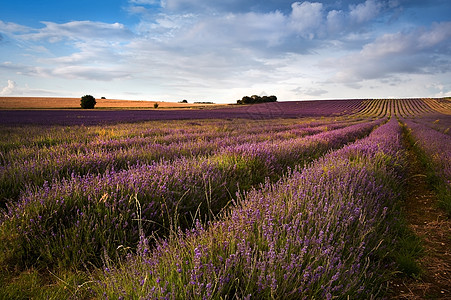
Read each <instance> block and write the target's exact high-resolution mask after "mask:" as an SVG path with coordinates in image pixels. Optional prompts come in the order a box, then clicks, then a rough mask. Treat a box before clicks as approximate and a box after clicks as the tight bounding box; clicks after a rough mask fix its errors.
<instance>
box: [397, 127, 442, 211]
mask: <svg viewBox="0 0 451 300" xmlns="http://www.w3.org/2000/svg"><path fill="white" fill-rule="evenodd" d="M402 129H403V134H404V136H405V138H406V141H407V143H408V146H409V147H410V148H411V149H412V151H414V153H415V155H417V157H418V159H419V161H420V163H421V165H422V167H423V170H424V173H425V175H426V178H427V182H428V184H429V186H430V187H431V188H432V189H433V190H434V192H435V193H436V195H437V198H438V205H439V207H441V208H442V209H443V210H444V211H445V212H446V213H447V215H448V217H451V187H450V186H449V184H448V183H447V182H446V181H445V179H444V178H443V177H441V176H440V175H439V173H438V172H437V166H436V165H435V163H434V161H433V160H432V158H431V157H430V156H429V155H428V154H427V153H426V152H425V151H424V150H423V149H422V148H421V147H420V146H419V145H418V142H417V141H416V140H415V139H414V137H413V136H412V134H411V133H410V131H409V129H408V128H407V126H406V125H404V126H402Z"/></svg>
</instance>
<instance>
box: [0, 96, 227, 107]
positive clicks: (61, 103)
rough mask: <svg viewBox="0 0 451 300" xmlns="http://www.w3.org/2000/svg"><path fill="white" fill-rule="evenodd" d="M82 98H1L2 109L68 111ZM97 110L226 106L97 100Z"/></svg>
mask: <svg viewBox="0 0 451 300" xmlns="http://www.w3.org/2000/svg"><path fill="white" fill-rule="evenodd" d="M80 100H81V98H50V97H0V109H66V108H80ZM96 102H97V104H96V106H95V107H96V108H135V109H138V108H140V109H141V108H145V109H147V108H152V109H153V108H154V104H155V103H158V108H198V107H205V106H219V105H224V104H205V103H178V102H163V101H145V100H140V101H138V100H118V99H96Z"/></svg>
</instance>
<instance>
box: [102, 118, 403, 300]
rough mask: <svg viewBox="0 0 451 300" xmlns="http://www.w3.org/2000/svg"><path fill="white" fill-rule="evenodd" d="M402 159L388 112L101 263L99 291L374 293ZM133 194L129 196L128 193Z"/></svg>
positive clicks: (149, 294)
mask: <svg viewBox="0 0 451 300" xmlns="http://www.w3.org/2000/svg"><path fill="white" fill-rule="evenodd" d="M405 165H406V163H405V161H404V155H403V150H402V144H401V131H400V127H399V125H398V124H397V122H396V120H395V119H392V120H391V121H390V122H389V123H387V124H385V125H383V126H381V127H379V128H377V129H376V130H375V131H374V132H373V133H371V134H370V136H369V137H367V138H365V139H363V140H359V141H357V142H356V143H354V144H351V145H349V146H346V147H344V148H342V149H340V150H338V151H335V152H331V153H329V154H327V155H325V156H324V157H322V158H320V159H318V160H317V161H315V162H314V163H313V164H310V165H309V166H307V167H305V168H303V169H299V170H295V171H293V172H291V173H289V174H288V175H287V176H286V177H284V178H282V179H281V180H280V181H278V182H276V183H273V184H271V183H267V184H266V185H265V186H264V187H262V188H261V189H256V190H252V191H251V192H249V193H247V194H246V195H245V196H243V197H242V198H241V200H239V201H238V204H237V205H236V207H234V208H232V209H231V211H230V212H227V213H224V214H223V215H221V218H220V219H218V220H216V221H213V222H210V223H209V224H208V226H205V227H204V226H202V225H201V223H200V222H198V223H196V227H195V228H193V229H192V230H190V231H187V232H181V231H179V232H173V234H172V235H171V236H170V238H168V239H163V240H160V241H159V242H158V244H157V247H155V248H153V249H152V248H148V241H147V239H146V238H145V237H144V236H141V242H140V247H139V249H138V254H137V255H133V256H131V257H129V259H128V260H127V261H125V262H124V263H123V264H120V265H119V266H114V265H110V264H108V263H107V264H106V266H105V270H104V276H103V278H102V279H101V280H100V282H99V284H98V285H97V287H96V291H97V293H98V294H99V295H103V296H104V297H105V298H108V299H117V298H122V297H123V298H146V299H163V298H164V299H181V298H189V299H226V298H227V299H228V298H230V299H234V298H237V299H249V298H256V299H257V298H258V299H264V298H266V299H270V298H271V299H333V298H337V297H338V298H342V299H346V298H347V297H348V298H354V299H355V298H360V299H369V298H374V297H377V296H378V295H379V293H380V292H381V287H382V284H383V282H384V280H386V275H387V272H388V269H387V266H386V265H385V264H386V260H385V258H386V257H387V255H388V254H389V253H390V251H393V249H394V247H393V246H394V243H395V241H396V238H395V236H396V232H394V227H395V226H394V225H395V223H396V218H394V216H396V215H397V212H396V211H397V210H396V204H397V202H398V200H399V199H400V193H401V190H402V182H403V171H404V167H405ZM138 199H139V197H138Z"/></svg>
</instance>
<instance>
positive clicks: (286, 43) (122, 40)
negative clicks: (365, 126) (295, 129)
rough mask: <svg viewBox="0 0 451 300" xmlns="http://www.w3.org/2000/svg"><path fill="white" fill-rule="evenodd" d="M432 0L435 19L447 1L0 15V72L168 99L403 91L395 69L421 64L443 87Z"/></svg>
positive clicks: (147, 2) (446, 51)
mask: <svg viewBox="0 0 451 300" xmlns="http://www.w3.org/2000/svg"><path fill="white" fill-rule="evenodd" d="M431 3H433V5H434V6H433V8H434V9H435V10H432V9H431V10H430V11H429V16H433V18H434V19H435V18H438V17H437V15H438V14H437V12H440V11H444V10H445V8H448V7H449V6H450V5H449V4H447V3H446V2H444V1H442V0H433V1H431V2H429V1H428V5H426V4H425V3H424V1H408V0H344V1H336V0H318V1H299V2H296V1H293V0H291V1H290V0H268V1H259V0H228V1H204V0H161V1H160V0H128V2H126V4H125V5H124V4H122V8H121V9H122V13H123V14H124V15H125V16H126V18H124V19H120V20H116V19H114V18H112V19H106V18H105V19H102V20H103V21H99V20H73V19H70V20H66V21H61V22H57V21H56V20H57V19H58V18H54V19H44V20H36V22H35V23H32V22H22V23H21V22H19V21H18V22H17V23H14V22H6V21H4V20H3V21H2V20H0V42H1V43H0V46H1V47H0V57H1V58H2V59H1V58H0V81H3V82H6V81H7V80H11V79H14V80H15V81H17V82H27V80H28V81H29V82H33V81H34V82H36V83H35V84H36V86H35V88H34V90H38V89H40V88H41V87H40V86H38V83H37V82H38V80H41V81H39V84H42V83H43V82H44V79H45V80H46V81H45V82H48V86H47V87H46V89H47V90H49V89H51V84H52V80H57V81H59V82H60V84H61V86H71V85H73V84H74V83H77V84H78V85H79V86H82V87H83V88H84V87H85V86H89V87H92V88H97V86H103V87H104V89H105V90H108V89H111V90H121V93H122V94H126V95H130V94H136V95H141V96H143V97H144V96H149V95H150V96H149V97H152V96H153V95H158V96H161V97H167V98H168V99H171V97H179V96H180V97H183V95H185V94H190V95H192V96H193V97H198V98H207V97H211V94H216V98H218V99H221V100H227V99H228V98H229V97H232V99H235V98H239V97H241V96H242V94H252V93H255V94H258V93H260V92H261V91H266V92H268V93H269V94H277V95H282V96H283V97H285V99H298V98H299V97H302V98H304V97H306V98H309V97H312V98H313V97H330V98H336V96H335V95H336V94H337V93H343V94H344V93H345V92H349V91H351V92H355V93H357V91H354V90H352V89H350V88H349V87H352V88H359V89H360V90H361V91H363V90H366V91H368V90H371V91H374V90H375V89H376V87H379V86H384V87H387V86H388V85H389V86H390V88H392V89H393V91H395V88H398V91H395V92H393V94H396V93H402V91H403V90H405V88H403V87H406V86H408V85H409V84H410V83H409V80H411V78H410V77H409V78H408V79H405V80H404V79H402V78H401V77H402V76H406V75H418V76H420V75H421V76H423V77H422V78H423V79H424V78H426V76H429V77H428V78H431V79H430V80H429V81H428V82H427V86H426V83H425V84H424V89H423V91H424V93H426V92H429V91H434V92H435V93H438V92H440V93H442V94H446V93H447V92H448V91H447V89H449V88H450V87H449V84H446V83H443V80H446V79H443V78H446V76H443V78H442V77H440V78H438V76H439V75H440V74H443V75H449V72H451V70H450V68H451V64H450V54H451V49H450V47H451V46H450V39H451V37H450V32H451V25H450V20H449V17H448V16H447V15H446V14H444V13H442V14H440V15H441V20H442V21H440V20H439V21H437V22H436V23H432V22H431V21H430V19H426V18H423V12H424V11H425V10H427V9H430V6H431V5H432V4H431ZM418 7H420V8H421V11H419V10H418ZM432 12H434V13H435V14H432ZM424 15H428V14H426V13H424ZM412 16H417V17H415V18H413V17H412ZM418 18H421V19H422V23H421V24H420V23H419V22H418V21H417V19H418ZM443 20H445V21H443ZM21 24H27V26H25V25H21ZM2 38H3V41H2ZM18 78H20V79H22V80H19V79H18ZM64 80H66V81H64ZM112 81H114V83H113V84H112V85H109V84H111V82H112ZM367 81H372V82H371V86H369V85H368V84H367V83H368V82H367ZM373 81H374V82H373ZM448 81H449V80H448ZM365 82H366V83H365ZM424 82H426V80H424ZM395 83H396V84H395ZM439 86H440V87H441V89H438V88H437V87H439ZM73 89H74V90H75V87H74V88H73ZM15 90H16V92H17V87H16V88H15ZM28 90H33V88H30V89H28ZM122 91H123V92H122ZM359 92H360V91H359ZM362 93H363V92H362ZM279 98H280V97H279ZM280 99H282V98H280Z"/></svg>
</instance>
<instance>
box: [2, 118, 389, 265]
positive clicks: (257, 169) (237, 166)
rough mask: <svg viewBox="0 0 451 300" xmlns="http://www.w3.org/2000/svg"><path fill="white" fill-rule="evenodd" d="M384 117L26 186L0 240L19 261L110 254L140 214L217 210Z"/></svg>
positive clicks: (165, 219) (148, 219)
mask: <svg viewBox="0 0 451 300" xmlns="http://www.w3.org/2000/svg"><path fill="white" fill-rule="evenodd" d="M383 121H384V120H378V121H375V122H370V123H365V124H357V125H353V126H349V127H346V128H343V129H338V130H335V131H330V132H323V133H321V134H318V135H315V136H309V137H305V138H299V139H292V140H289V141H284V142H281V143H271V142H265V143H260V144H258V145H256V144H243V145H240V146H239V147H230V148H224V149H223V151H221V152H220V153H218V154H216V155H213V156H210V157H195V158H180V159H176V160H174V161H172V162H168V161H162V162H154V163H152V164H145V165H138V166H134V167H130V168H129V169H125V170H121V171H115V170H109V171H106V172H105V173H104V174H98V175H93V174H90V175H86V176H80V175H73V176H71V177H70V178H68V179H63V180H61V181H55V182H53V183H51V184H50V183H47V184H45V185H44V187H43V188H35V189H33V188H31V187H30V188H29V189H28V190H27V191H26V193H24V194H23V195H22V197H21V199H20V201H19V203H18V204H16V205H11V206H10V207H9V214H7V215H4V216H3V218H2V219H3V221H2V227H3V228H4V229H5V230H4V231H2V232H9V233H10V234H12V235H13V236H15V237H16V238H15V239H14V240H9V239H7V238H5V237H2V240H3V241H5V242H4V243H2V245H1V246H0V247H5V248H8V249H15V250H14V251H12V253H11V256H12V257H14V259H15V260H17V261H20V262H22V263H23V264H36V263H38V264H39V263H43V264H46V265H47V264H52V263H54V262H55V261H57V262H58V264H61V265H80V264H82V263H84V262H86V261H91V262H93V263H99V262H100V258H101V253H102V249H103V248H104V247H105V248H106V251H107V252H108V253H110V254H111V253H114V252H115V251H116V249H117V247H118V246H119V245H124V246H133V245H136V242H137V241H138V237H139V234H138V233H139V230H138V229H139V227H138V222H137V221H136V220H137V219H138V218H139V219H142V226H143V230H144V232H146V233H147V234H152V233H160V234H165V232H167V228H168V227H169V225H170V221H171V219H172V216H178V223H179V224H181V225H182V226H185V227H186V226H189V225H190V224H191V222H192V220H193V219H194V218H195V217H196V215H197V216H199V215H202V216H205V215H208V214H210V213H213V214H216V213H218V212H219V211H220V210H221V209H222V208H224V207H225V206H226V205H227V203H228V201H229V200H230V199H231V198H232V195H234V194H235V193H236V191H237V190H238V188H240V189H242V190H245V189H248V188H250V187H251V186H253V185H255V184H257V183H259V182H263V181H264V179H265V178H266V177H270V178H273V179H276V178H277V177H279V176H280V175H281V174H282V173H283V172H284V171H285V170H286V169H287V168H288V167H294V166H296V165H299V164H301V165H302V164H303V163H305V162H307V161H309V160H311V159H314V158H317V157H319V156H321V155H322V154H324V153H325V152H327V151H328V150H329V149H334V148H339V147H341V146H343V145H344V144H346V143H348V142H351V141H354V140H355V139H357V138H361V137H363V136H365V135H367V134H368V133H369V132H370V131H371V130H372V129H373V128H374V127H375V126H377V125H379V124H381V123H382V122H383ZM257 146H258V147H257ZM135 199H138V200H139V202H140V205H139V207H140V211H141V214H140V215H138V214H137V206H136V203H135ZM6 241H9V243H7V242H6Z"/></svg>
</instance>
